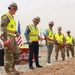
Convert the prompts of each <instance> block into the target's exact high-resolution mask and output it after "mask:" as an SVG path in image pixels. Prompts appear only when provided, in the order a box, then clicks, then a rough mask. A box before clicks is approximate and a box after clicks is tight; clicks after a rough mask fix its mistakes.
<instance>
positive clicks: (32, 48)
mask: <svg viewBox="0 0 75 75" xmlns="http://www.w3.org/2000/svg"><path fill="white" fill-rule="evenodd" d="M39 22H40V17H38V16H37V17H35V18H34V19H33V24H29V25H28V26H27V27H26V31H25V33H24V35H25V37H26V40H27V41H28V42H29V43H30V44H29V68H30V69H34V67H33V61H32V56H33V54H34V58H35V64H36V67H38V68H40V67H42V66H41V65H39V60H38V54H39V43H38V40H39V36H38V34H39V29H38V27H37V25H38V24H39Z"/></svg>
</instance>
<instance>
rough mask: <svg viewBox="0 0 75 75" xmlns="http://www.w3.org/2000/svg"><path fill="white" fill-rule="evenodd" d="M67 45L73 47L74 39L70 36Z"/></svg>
mask: <svg viewBox="0 0 75 75" xmlns="http://www.w3.org/2000/svg"><path fill="white" fill-rule="evenodd" d="M66 43H67V44H71V45H73V37H72V36H70V37H69V36H66Z"/></svg>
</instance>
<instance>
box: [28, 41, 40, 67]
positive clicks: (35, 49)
mask: <svg viewBox="0 0 75 75" xmlns="http://www.w3.org/2000/svg"><path fill="white" fill-rule="evenodd" d="M33 54H34V58H35V64H36V66H37V65H39V60H38V54H39V44H38V42H32V43H31V44H30V45H29V67H30V66H33V61H32V57H33Z"/></svg>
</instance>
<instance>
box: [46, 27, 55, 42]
mask: <svg viewBox="0 0 75 75" xmlns="http://www.w3.org/2000/svg"><path fill="white" fill-rule="evenodd" d="M47 30H48V36H47V37H48V38H50V39H51V40H53V39H54V33H53V30H50V28H48V29H47ZM51 40H49V39H47V42H52V43H53V41H51Z"/></svg>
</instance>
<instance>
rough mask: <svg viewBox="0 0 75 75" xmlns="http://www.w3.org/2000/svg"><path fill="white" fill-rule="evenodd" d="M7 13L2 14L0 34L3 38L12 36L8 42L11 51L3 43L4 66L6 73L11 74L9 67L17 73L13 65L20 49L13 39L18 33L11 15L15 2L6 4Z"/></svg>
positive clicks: (15, 7) (16, 7)
mask: <svg viewBox="0 0 75 75" xmlns="http://www.w3.org/2000/svg"><path fill="white" fill-rule="evenodd" d="M8 10H9V11H8V13H6V14H4V15H2V17H1V36H2V38H3V39H4V40H8V39H10V38H13V40H12V41H10V42H9V43H8V44H9V45H10V46H11V47H12V48H13V50H12V51H11V50H10V49H9V48H8V47H7V46H6V45H4V68H5V72H6V73H7V75H12V73H11V71H10V68H11V69H12V71H13V72H14V73H18V72H17V70H16V69H15V65H16V63H17V61H18V59H19V57H20V51H19V48H18V45H17V43H16V41H15V37H14V36H15V35H17V36H18V35H19V33H18V32H17V31H16V22H15V19H14V17H13V15H15V13H16V11H17V10H18V6H17V4H16V3H12V4H10V5H9V6H8Z"/></svg>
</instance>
